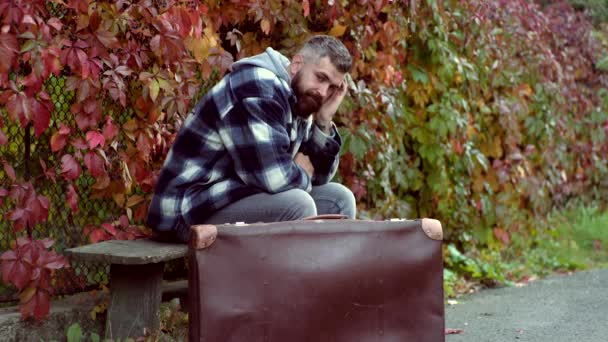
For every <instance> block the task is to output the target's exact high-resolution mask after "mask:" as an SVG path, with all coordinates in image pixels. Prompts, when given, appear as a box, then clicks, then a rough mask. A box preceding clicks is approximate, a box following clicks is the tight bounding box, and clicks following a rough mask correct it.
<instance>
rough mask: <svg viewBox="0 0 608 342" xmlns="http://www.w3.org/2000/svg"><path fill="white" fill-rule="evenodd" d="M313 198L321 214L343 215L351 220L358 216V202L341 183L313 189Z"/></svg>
mask: <svg viewBox="0 0 608 342" xmlns="http://www.w3.org/2000/svg"><path fill="white" fill-rule="evenodd" d="M311 194H312V197H313V198H314V199H315V201H316V202H317V209H318V212H319V214H342V215H346V216H348V217H349V218H351V219H354V218H355V217H356V216H357V202H356V199H355V195H354V194H353V192H352V191H351V190H350V189H349V188H347V187H345V186H344V185H342V184H340V183H327V184H324V185H321V186H318V187H313V191H312V193H311Z"/></svg>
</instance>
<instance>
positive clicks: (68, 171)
mask: <svg viewBox="0 0 608 342" xmlns="http://www.w3.org/2000/svg"><path fill="white" fill-rule="evenodd" d="M81 173H82V169H81V168H80V164H79V163H78V162H77V161H76V159H74V157H72V155H71V154H65V155H64V156H63V157H61V174H62V175H63V177H64V178H65V179H67V180H74V179H76V178H78V177H79V176H80V174H81Z"/></svg>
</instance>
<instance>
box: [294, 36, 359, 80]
mask: <svg viewBox="0 0 608 342" xmlns="http://www.w3.org/2000/svg"><path fill="white" fill-rule="evenodd" d="M298 54H300V55H301V56H302V57H303V58H304V59H305V60H306V61H307V62H312V61H316V60H317V59H319V58H323V57H329V60H330V61H331V64H333V65H334V66H335V67H336V69H338V71H340V72H341V73H343V74H345V73H347V72H349V71H350V69H351V67H352V63H353V59H352V57H351V56H350V52H348V50H347V49H346V46H344V44H342V42H341V41H339V40H338V39H336V38H334V37H332V36H326V35H318V36H313V37H311V38H310V39H308V40H307V41H306V43H304V46H302V48H301V49H300V51H299V52H298Z"/></svg>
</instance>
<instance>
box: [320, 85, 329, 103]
mask: <svg viewBox="0 0 608 342" xmlns="http://www.w3.org/2000/svg"><path fill="white" fill-rule="evenodd" d="M328 91H329V85H327V84H321V86H320V87H319V95H321V97H322V98H323V99H325V97H326V96H327V93H328Z"/></svg>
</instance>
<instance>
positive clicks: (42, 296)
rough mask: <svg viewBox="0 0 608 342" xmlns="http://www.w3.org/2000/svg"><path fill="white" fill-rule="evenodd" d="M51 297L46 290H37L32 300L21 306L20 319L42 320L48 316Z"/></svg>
mask: <svg viewBox="0 0 608 342" xmlns="http://www.w3.org/2000/svg"><path fill="white" fill-rule="evenodd" d="M50 299H51V296H50V295H49V293H48V292H47V291H46V290H43V289H40V288H38V289H37V290H36V293H35V294H34V295H33V296H32V298H31V299H30V300H29V301H28V302H26V303H22V305H21V310H20V311H21V318H23V319H25V318H27V317H32V316H33V317H34V318H35V319H36V320H42V319H43V318H44V317H46V315H48V313H49V310H50V308H51V305H50V303H51V300H50Z"/></svg>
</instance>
